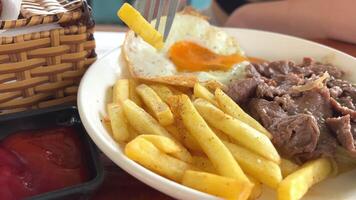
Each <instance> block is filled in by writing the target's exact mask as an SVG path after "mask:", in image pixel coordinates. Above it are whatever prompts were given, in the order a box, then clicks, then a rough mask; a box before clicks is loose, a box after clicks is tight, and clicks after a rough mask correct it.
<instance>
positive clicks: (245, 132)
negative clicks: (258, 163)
mask: <svg viewBox="0 0 356 200" xmlns="http://www.w3.org/2000/svg"><path fill="white" fill-rule="evenodd" d="M194 105H195V107H196V108H197V110H198V111H199V113H200V114H201V115H202V116H203V118H204V119H205V120H206V121H207V122H208V123H209V124H210V125H211V126H213V127H215V128H217V129H220V130H222V131H223V132H224V133H226V134H227V135H229V136H230V137H232V138H233V139H235V140H236V141H238V142H239V144H241V145H243V146H244V147H246V148H248V149H250V150H251V151H253V152H256V153H258V154H259V155H261V156H263V157H265V158H267V159H269V160H271V161H273V162H276V163H279V162H280V156H279V154H278V152H277V150H276V149H275V147H274V146H273V144H272V142H271V141H270V140H269V138H268V137H267V136H265V135H264V134H262V133H260V132H259V131H257V130H256V129H254V128H252V127H251V126H249V125H247V124H245V123H244V122H242V121H240V120H238V119H235V118H233V117H231V116H230V115H227V114H225V113H224V112H223V111H221V110H220V109H218V108H217V107H215V106H214V105H213V104H211V103H210V102H208V101H206V100H204V99H196V100H195V102H194Z"/></svg>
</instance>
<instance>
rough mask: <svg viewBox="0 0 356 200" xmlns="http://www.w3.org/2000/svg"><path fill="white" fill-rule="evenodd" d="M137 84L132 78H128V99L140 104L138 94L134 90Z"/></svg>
mask: <svg viewBox="0 0 356 200" xmlns="http://www.w3.org/2000/svg"><path fill="white" fill-rule="evenodd" d="M137 86H138V82H137V81H136V80H134V79H129V99H131V100H132V101H133V102H135V104H136V105H138V106H140V107H141V106H142V101H141V98H140V97H139V95H138V94H137V92H136V87H137Z"/></svg>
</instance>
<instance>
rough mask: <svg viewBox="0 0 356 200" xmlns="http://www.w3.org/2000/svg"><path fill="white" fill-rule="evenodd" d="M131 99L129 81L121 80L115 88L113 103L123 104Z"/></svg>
mask: <svg viewBox="0 0 356 200" xmlns="http://www.w3.org/2000/svg"><path fill="white" fill-rule="evenodd" d="M128 98H129V80H127V79H119V80H118V81H116V83H115V85H114V87H113V102H114V103H118V104H121V103H122V102H123V101H124V100H126V99H128Z"/></svg>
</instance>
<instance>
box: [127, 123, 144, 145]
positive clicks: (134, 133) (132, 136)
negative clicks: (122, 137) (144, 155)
mask: <svg viewBox="0 0 356 200" xmlns="http://www.w3.org/2000/svg"><path fill="white" fill-rule="evenodd" d="M127 128H128V130H129V133H130V138H129V141H131V140H133V139H135V138H136V137H137V136H139V135H141V134H140V133H139V132H138V131H137V130H136V129H134V128H133V127H132V126H131V125H130V124H128V126H127Z"/></svg>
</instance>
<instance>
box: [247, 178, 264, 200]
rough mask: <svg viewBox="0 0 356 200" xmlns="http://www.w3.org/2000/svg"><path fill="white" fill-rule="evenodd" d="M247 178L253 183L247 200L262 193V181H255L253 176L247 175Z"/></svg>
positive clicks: (255, 197)
mask: <svg viewBox="0 0 356 200" xmlns="http://www.w3.org/2000/svg"><path fill="white" fill-rule="evenodd" d="M247 177H248V179H250V181H251V182H252V183H253V188H252V191H251V194H250V196H249V197H248V199H249V200H255V199H257V198H258V197H260V196H261V194H262V183H261V182H259V181H257V180H256V179H255V178H253V177H251V176H249V175H247Z"/></svg>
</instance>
